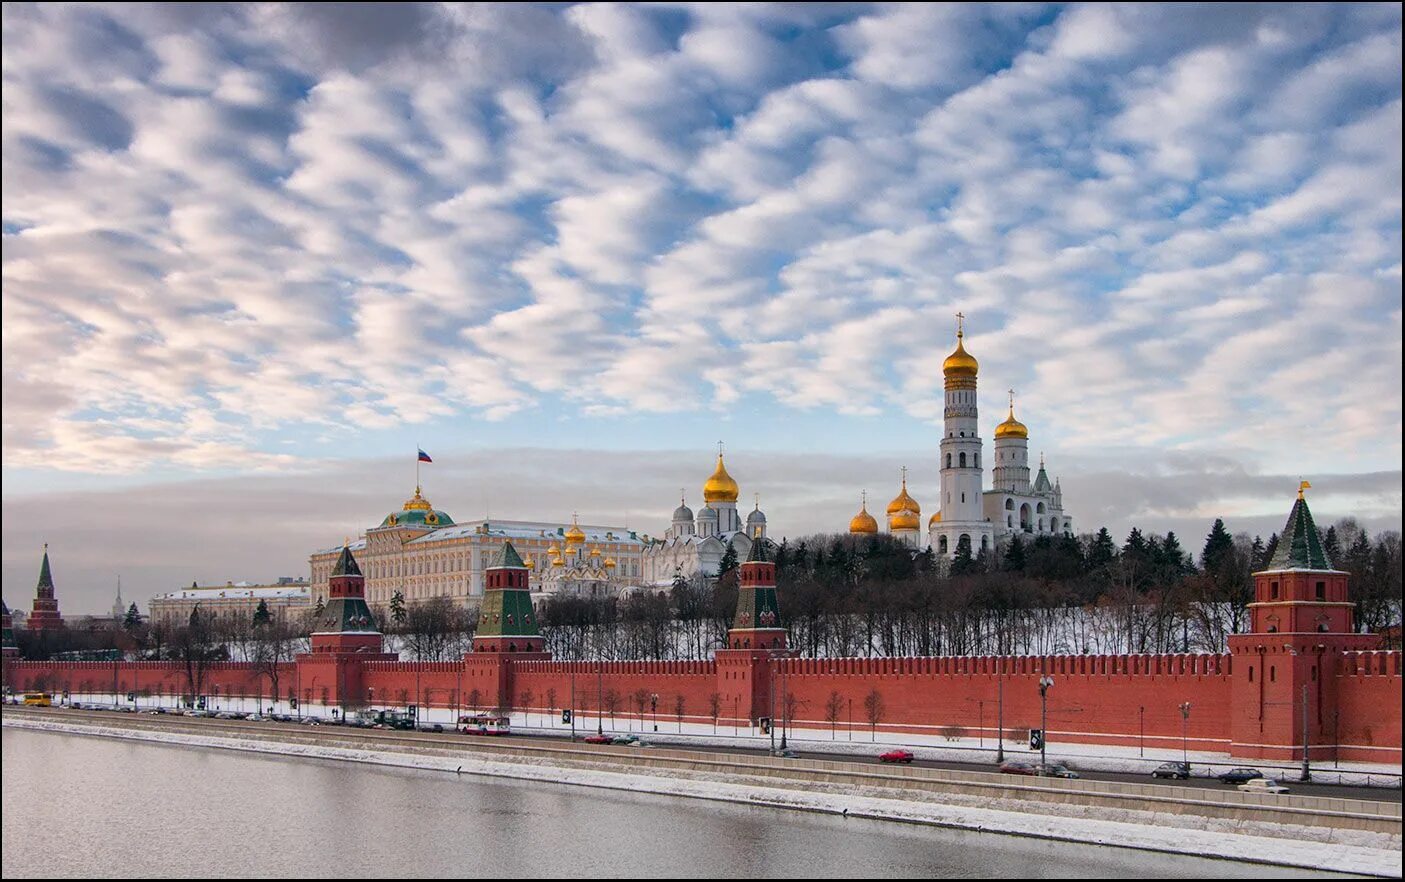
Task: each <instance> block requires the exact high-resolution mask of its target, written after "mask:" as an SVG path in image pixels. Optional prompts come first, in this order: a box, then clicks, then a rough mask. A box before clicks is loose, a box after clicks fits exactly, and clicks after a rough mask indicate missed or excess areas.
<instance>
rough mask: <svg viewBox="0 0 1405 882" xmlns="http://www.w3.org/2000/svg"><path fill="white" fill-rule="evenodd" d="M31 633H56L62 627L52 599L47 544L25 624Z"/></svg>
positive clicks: (51, 580) (56, 601) (57, 605)
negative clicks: (31, 606)
mask: <svg viewBox="0 0 1405 882" xmlns="http://www.w3.org/2000/svg"><path fill="white" fill-rule="evenodd" d="M25 627H27V628H28V629H29V630H31V631H56V630H58V629H59V628H62V627H63V616H61V615H59V602H58V599H57V598H56V597H54V577H53V575H52V573H50V571H49V544H48V543H47V542H46V543H44V562H43V563H42V564H40V565H39V584H38V586H36V587H35V589H34V607H33V610H32V611H31V612H30V613H29V620H28V622H26V623H25Z"/></svg>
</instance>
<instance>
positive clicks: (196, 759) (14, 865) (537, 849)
mask: <svg viewBox="0 0 1405 882" xmlns="http://www.w3.org/2000/svg"><path fill="white" fill-rule="evenodd" d="M0 750H3V763H0V773H2V775H0V776H2V777H3V804H4V811H3V839H0V846H3V847H0V855H2V857H0V869H3V874H4V876H5V877H6V878H11V877H14V878H23V877H30V878H32V877H46V876H63V877H75V876H79V877H81V876H177V877H204V876H215V877H219V876H241V877H247V876H294V877H296V876H313V877H326V876H357V877H366V876H415V877H421V876H442V877H445V878H464V877H478V878H500V877H506V876H573V877H580V878H592V877H599V876H651V877H659V876H663V877H668V876H728V877H736V878H761V877H770V876H787V877H795V876H802V877H803V876H825V877H829V876H849V877H860V878H872V877H875V876H878V875H882V876H889V877H915V876H920V877H971V876H973V877H982V878H1029V877H1035V878H1040V877H1116V876H1120V877H1132V876H1135V877H1143V878H1157V877H1172V878H1197V877H1225V876H1246V877H1248V876H1252V877H1264V876H1278V877H1285V878H1286V877H1289V876H1308V875H1321V874H1310V873H1306V872H1302V873H1299V872H1295V871H1291V870H1281V869H1276V868H1269V867H1262V866H1256V865H1250V864H1237V863H1232V862H1227V861H1211V860H1205V859H1201V858H1194V857H1179V856H1172V855H1159V854H1149V853H1146V852H1136V851H1129V850H1123V849H1115V848H1103V847H1098V846H1085V845H1073V844H1069V843H1056V842H1047V841H1041V840H1033V839H1022V838H1019V837H1013V836H999V835H994V834H985V833H973V832H967V831H959V830H944V829H938V828H932V827H920V826H910V825H905V824H896V823H884V822H880V821H865V820H857V819H847V820H846V819H843V818H836V817H833V816H828V815H816V814H809V813H805V812H795V811H785V810H782V809H773V808H765V807H749V806H743V805H732V804H729V803H718V802H707V801H699V800H688V799H677V798H673V797H665V796H656V795H650V794H634V793H624V792H617V791H610V790H592V789H587V788H582V787H571V786H566V785H555V784H540V783H530V782H521V781H510V780H503V779H490V778H475V777H471V776H462V777H458V776H454V775H445V774H443V773H440V772H423V771H416V770H407V769H398V768H384V767H376V766H367V765H360V764H352V763H345V762H335V761H330V760H311V759H303V758H293V757H279V756H270V755H263V754H249V753H238V752H233V751H227V750H214V749H206V748H185V747H177V746H170V745H164V744H152V743H143V742H136V741H118V740H109V739H104V738H95V737H88V736H80V735H66V734H58V733H51V732H36V731H25V730H18V729H10V728H7V729H4V730H3V746H2V747H0Z"/></svg>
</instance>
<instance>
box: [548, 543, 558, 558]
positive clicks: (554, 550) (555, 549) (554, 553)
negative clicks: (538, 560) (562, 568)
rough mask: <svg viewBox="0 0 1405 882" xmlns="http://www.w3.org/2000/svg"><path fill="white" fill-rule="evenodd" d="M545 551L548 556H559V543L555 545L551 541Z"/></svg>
mask: <svg viewBox="0 0 1405 882" xmlns="http://www.w3.org/2000/svg"><path fill="white" fill-rule="evenodd" d="M546 553H547V556H548V557H560V556H561V546H559V545H557V544H556V543H555V542H553V543H551V547H550V548H548V549H547V550H546Z"/></svg>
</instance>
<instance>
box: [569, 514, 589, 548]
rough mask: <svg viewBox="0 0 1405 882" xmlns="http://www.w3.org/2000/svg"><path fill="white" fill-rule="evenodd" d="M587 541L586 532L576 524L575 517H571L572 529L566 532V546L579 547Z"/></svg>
mask: <svg viewBox="0 0 1405 882" xmlns="http://www.w3.org/2000/svg"><path fill="white" fill-rule="evenodd" d="M584 541H585V531H584V530H582V529H581V528H580V524H577V523H576V517H575V515H572V516H571V529H569V530H567V531H566V544H567V545H568V546H569V545H579V544H581V543H582V542H584Z"/></svg>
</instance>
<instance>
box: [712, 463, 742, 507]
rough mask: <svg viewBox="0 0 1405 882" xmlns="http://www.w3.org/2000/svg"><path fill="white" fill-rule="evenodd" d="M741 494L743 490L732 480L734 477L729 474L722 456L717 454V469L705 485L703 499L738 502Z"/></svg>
mask: <svg viewBox="0 0 1405 882" xmlns="http://www.w3.org/2000/svg"><path fill="white" fill-rule="evenodd" d="M740 494H741V488H740V487H738V486H737V482H736V481H734V480H732V476H731V475H729V474H727V466H726V465H724V464H723V462H722V454H721V453H719V454H717V468H716V469H714V470H713V472H712V477H710V478H708V479H707V483H706V484H703V499H704V500H705V501H707V502H736V501H737V496H739V495H740Z"/></svg>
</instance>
